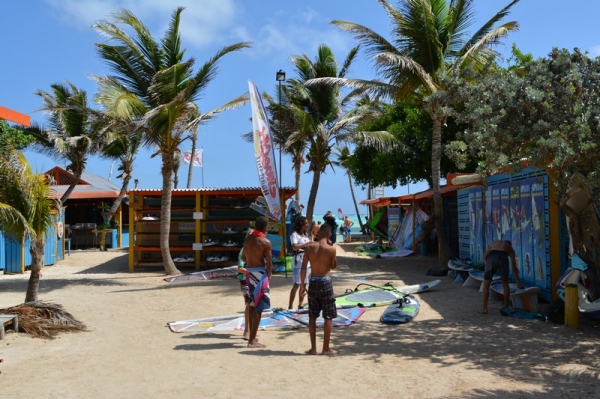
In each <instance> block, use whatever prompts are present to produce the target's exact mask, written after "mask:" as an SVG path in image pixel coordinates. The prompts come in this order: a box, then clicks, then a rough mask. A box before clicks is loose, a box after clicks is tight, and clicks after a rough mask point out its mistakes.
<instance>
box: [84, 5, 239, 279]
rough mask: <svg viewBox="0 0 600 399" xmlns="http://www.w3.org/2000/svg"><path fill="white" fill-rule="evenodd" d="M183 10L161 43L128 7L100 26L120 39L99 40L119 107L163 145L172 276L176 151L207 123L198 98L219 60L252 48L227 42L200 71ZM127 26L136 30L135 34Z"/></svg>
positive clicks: (163, 241) (166, 259)
mask: <svg viewBox="0 0 600 399" xmlns="http://www.w3.org/2000/svg"><path fill="white" fill-rule="evenodd" d="M182 12H183V8H182V7H179V8H177V9H175V11H174V12H173V14H172V16H171V20H170V22H169V26H168V28H167V30H166V32H165V34H164V37H163V38H162V39H161V40H160V41H157V40H155V39H154V38H153V37H152V35H151V34H150V31H149V30H148V28H147V27H146V26H145V25H144V24H143V23H142V22H141V21H140V20H139V19H138V18H137V17H136V16H135V15H133V14H132V13H131V12H130V11H128V10H120V11H118V12H117V13H115V14H114V22H110V21H106V20H103V21H99V22H98V23H96V24H95V25H94V27H95V28H96V30H98V31H99V32H100V33H101V34H102V35H104V37H106V39H107V40H108V41H111V42H115V43H116V44H110V43H108V42H107V43H98V44H97V50H98V54H99V55H100V57H101V58H102V59H103V60H104V61H106V62H107V64H108V66H109V68H110V69H111V70H112V72H113V73H114V75H112V76H108V77H107V78H106V79H107V82H109V84H111V89H112V92H113V95H114V96H115V98H116V99H118V100H117V101H115V103H116V104H117V107H118V108H119V109H122V110H123V112H125V113H129V115H130V116H131V119H132V120H135V121H136V122H137V123H138V124H139V125H140V128H141V129H142V144H143V145H145V146H147V147H150V148H158V151H159V153H160V156H161V160H162V167H161V174H162V197H161V205H162V206H161V218H160V219H161V220H160V249H161V254H162V259H163V264H164V267H165V271H166V273H167V274H178V273H179V271H178V270H177V268H176V267H175V264H174V262H173V259H172V258H171V253H170V251H169V233H170V222H171V196H172V188H173V184H172V183H173V166H174V165H173V164H174V162H175V153H176V152H177V151H178V148H179V146H180V145H181V143H182V142H183V141H185V140H186V139H188V136H187V133H186V132H194V131H195V130H196V129H197V128H198V125H199V124H200V123H201V122H202V119H201V118H200V117H199V112H198V107H197V105H196V104H195V102H196V101H197V100H199V99H200V98H201V95H202V94H203V92H204V90H205V89H206V87H207V85H208V84H209V83H210V82H211V81H212V80H213V79H214V78H215V77H216V74H217V63H218V61H219V60H220V59H221V58H222V57H223V56H225V55H227V54H229V53H231V52H233V51H238V50H241V49H243V48H246V47H249V44H248V43H237V44H234V45H231V46H226V47H224V48H222V49H220V50H219V51H217V53H216V54H215V55H214V56H213V57H212V58H210V59H209V60H208V61H207V62H205V63H204V64H203V65H202V66H201V67H200V68H199V69H198V70H197V71H194V64H195V60H194V58H187V59H186V58H184V54H185V50H184V49H182V47H181V36H180V32H179V26H180V19H181V13H182ZM121 25H122V26H124V27H125V28H128V29H131V30H132V35H129V34H128V33H126V32H125V31H124V30H123V29H121V28H120V26H121ZM240 102H243V99H240Z"/></svg>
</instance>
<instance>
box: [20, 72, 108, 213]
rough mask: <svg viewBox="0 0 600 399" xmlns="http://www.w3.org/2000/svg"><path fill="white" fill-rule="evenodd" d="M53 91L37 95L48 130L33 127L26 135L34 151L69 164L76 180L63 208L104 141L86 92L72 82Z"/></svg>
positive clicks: (58, 85) (66, 193) (25, 129)
mask: <svg viewBox="0 0 600 399" xmlns="http://www.w3.org/2000/svg"><path fill="white" fill-rule="evenodd" d="M50 87H51V92H50V93H49V92H45V91H43V90H38V91H37V92H36V93H35V94H36V95H38V96H40V97H41V98H42V100H43V102H44V107H42V108H41V110H42V111H45V112H47V113H49V114H50V119H49V128H47V129H45V128H43V127H41V126H39V125H37V124H33V125H32V126H31V127H24V128H23V131H25V132H26V133H27V134H29V135H31V136H33V138H34V143H33V145H32V146H33V147H34V148H35V149H38V150H40V151H41V152H42V153H45V154H47V155H48V156H50V157H52V158H55V159H57V160H66V161H68V162H69V164H68V165H67V170H68V171H70V172H71V173H72V174H73V177H74V179H73V182H71V184H70V185H69V187H68V188H67V191H65V193H64V194H63V196H62V197H61V199H60V202H61V203H62V204H64V203H65V201H66V200H67V199H68V198H69V195H71V192H72V191H73V190H74V189H75V186H76V185H77V184H78V182H79V179H80V178H81V175H82V174H83V172H84V171H85V166H86V163H87V160H88V157H89V156H90V155H92V154H97V153H98V152H99V151H100V149H101V148H102V146H103V144H104V140H105V139H104V137H103V131H102V129H100V125H99V124H96V123H94V122H93V121H92V118H91V113H90V111H89V107H88V102H87V93H86V92H85V90H80V89H78V88H77V87H75V85H73V84H72V83H69V82H67V83H66V84H65V85H63V84H58V83H57V84H53V85H51V86H50Z"/></svg>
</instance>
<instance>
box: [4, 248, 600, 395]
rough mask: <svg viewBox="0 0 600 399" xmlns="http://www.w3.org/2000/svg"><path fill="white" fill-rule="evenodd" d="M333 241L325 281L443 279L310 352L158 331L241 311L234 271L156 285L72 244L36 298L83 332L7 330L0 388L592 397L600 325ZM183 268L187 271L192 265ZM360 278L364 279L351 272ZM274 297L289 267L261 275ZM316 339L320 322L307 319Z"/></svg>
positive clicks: (427, 260)
mask: <svg viewBox="0 0 600 399" xmlns="http://www.w3.org/2000/svg"><path fill="white" fill-rule="evenodd" d="M336 245H337V246H338V264H339V267H338V269H337V270H336V271H335V272H333V274H334V275H335V279H334V288H335V292H336V293H338V294H339V293H343V292H344V291H345V290H346V289H352V288H354V287H356V285H357V284H359V283H361V282H367V283H370V284H381V283H386V282H388V281H391V282H393V283H394V285H396V286H402V285H409V284H417V283H424V282H427V281H431V280H434V279H437V278H439V279H441V280H442V281H441V284H439V285H438V286H437V287H436V289H433V290H431V291H428V292H424V293H421V294H418V295H417V296H418V299H419V301H420V303H421V310H420V313H419V315H418V316H417V317H416V318H415V320H413V321H412V322H410V323H407V324H402V325H384V324H382V323H380V322H379V317H380V315H381V313H382V312H383V310H384V308H385V307H378V308H370V309H368V310H367V311H366V312H365V314H364V315H363V316H362V318H361V319H360V320H359V321H358V323H356V324H355V325H353V326H350V327H346V328H335V329H334V330H333V333H332V346H333V347H334V348H336V349H338V350H340V351H341V353H340V354H339V355H338V356H336V357H327V356H308V355H305V354H304V351H305V350H307V349H308V348H309V346H310V344H309V335H308V330H307V329H305V328H302V329H298V330H282V331H261V332H259V336H260V340H261V342H262V343H264V344H266V345H267V348H266V349H248V348H246V341H244V340H243V339H242V332H241V331H232V332H228V333H220V334H210V333H188V334H175V333H172V332H170V330H169V329H168V327H167V326H166V323H167V322H169V321H174V320H185V319H194V318H202V317H209V316H220V315H229V314H234V313H238V312H241V311H242V310H243V300H242V297H241V294H240V292H239V287H238V284H237V281H236V280H235V279H223V280H212V281H203V282H188V283H179V284H173V283H165V282H164V281H163V280H162V279H163V278H164V277H165V276H164V272H163V271H161V270H158V269H146V270H140V271H136V272H134V273H129V272H128V270H127V253H126V251H111V252H98V251H96V252H93V251H73V252H72V255H71V256H68V257H67V258H66V259H65V260H64V261H61V262H60V263H59V264H57V265H54V266H51V267H46V268H44V271H43V277H42V280H41V283H40V295H39V297H40V299H41V300H44V301H47V302H53V303H57V304H61V305H63V306H64V308H65V310H67V311H68V312H70V313H71V314H72V315H73V316H75V317H76V318H77V319H79V320H80V321H82V322H84V323H85V324H86V325H87V327H88V331H86V332H79V333H68V334H61V335H59V336H58V337H57V338H55V339H53V340H43V339H38V338H32V337H30V336H28V335H26V334H21V333H19V334H15V333H14V332H12V330H9V331H8V332H7V334H6V337H5V339H4V340H2V341H0V358H3V359H4V362H3V363H0V372H1V374H0V392H1V393H0V395H2V396H3V397H10V398H155V397H156V398H158V397H162V398H184V397H185V398H187V397H215V398H234V397H247V398H292V397H308V398H338V397H343V398H397V397H403V398H505V397H519V398H530V397H544V398H581V397H598V396H600V388H599V387H600V384H599V372H598V370H599V369H600V346H599V343H600V340H599V338H600V328H599V326H600V323H598V322H596V321H591V320H586V319H582V320H581V323H580V327H579V328H578V329H571V328H567V327H565V326H563V325H556V324H552V323H550V322H547V323H544V322H540V321H535V320H521V319H516V318H508V317H503V316H502V315H500V312H499V310H500V308H501V302H500V301H497V300H494V299H493V298H492V299H491V301H490V314H488V315H479V314H478V313H477V311H478V310H480V308H481V294H480V293H479V292H478V291H477V289H475V288H469V287H462V285H461V284H459V283H455V282H454V279H453V278H451V277H432V276H427V275H425V272H426V271H427V269H428V268H430V267H438V263H437V258H436V257H431V256H429V257H425V256H420V255H418V254H417V255H413V256H410V257H406V258H388V259H374V258H369V257H364V256H360V255H357V254H355V253H354V252H353V248H354V247H355V245H356V243H353V244H336ZM191 271H193V270H185V269H184V272H191ZM363 277H364V278H367V279H368V280H367V281H364V280H361V279H360V278H363ZM28 278H29V273H25V274H23V275H2V276H0V308H6V307H9V306H14V305H18V304H20V303H22V301H23V300H24V298H25V291H26V287H27V280H28ZM271 287H272V290H271V291H272V304H273V306H274V307H286V306H287V303H288V298H289V290H290V288H291V278H290V277H288V278H285V277H284V276H283V275H275V276H274V277H273V278H272V280H271ZM317 344H318V347H319V348H320V346H321V344H322V329H320V330H317Z"/></svg>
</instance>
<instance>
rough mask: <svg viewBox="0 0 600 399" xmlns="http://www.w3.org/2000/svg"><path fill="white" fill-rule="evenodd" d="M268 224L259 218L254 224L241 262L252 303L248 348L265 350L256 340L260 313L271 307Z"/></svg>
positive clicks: (270, 262)
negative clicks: (243, 264) (244, 265)
mask: <svg viewBox="0 0 600 399" xmlns="http://www.w3.org/2000/svg"><path fill="white" fill-rule="evenodd" d="M268 224H269V222H268V220H267V218H266V217H264V216H259V217H258V218H256V222H255V223H254V231H252V233H250V235H248V236H247V237H246V239H245V241H244V252H243V254H242V261H243V262H245V263H246V282H247V284H248V289H249V291H250V296H251V298H252V302H251V304H250V318H249V320H248V321H249V322H250V336H249V337H248V348H265V347H266V346H265V345H263V344H261V343H259V342H258V339H257V338H256V333H257V332H258V325H259V324H260V319H261V316H262V311H263V310H265V309H269V308H270V307H271V293H270V290H269V279H270V278H271V273H272V272H273V254H272V252H271V249H272V247H271V242H270V241H269V240H268V239H267V237H266V232H267V226H268Z"/></svg>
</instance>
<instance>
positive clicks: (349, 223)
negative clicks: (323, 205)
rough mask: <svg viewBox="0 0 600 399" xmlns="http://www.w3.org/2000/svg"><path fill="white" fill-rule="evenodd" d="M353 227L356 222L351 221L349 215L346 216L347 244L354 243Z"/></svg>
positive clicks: (345, 231)
mask: <svg viewBox="0 0 600 399" xmlns="http://www.w3.org/2000/svg"><path fill="white" fill-rule="evenodd" d="M352 226H354V222H353V221H352V220H350V218H349V217H348V215H344V233H345V234H344V235H345V237H346V241H345V242H352Z"/></svg>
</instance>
